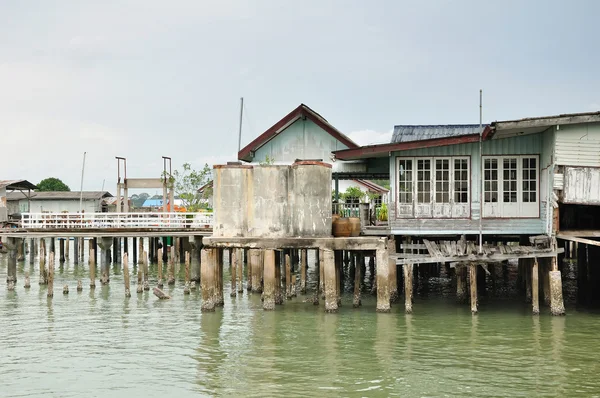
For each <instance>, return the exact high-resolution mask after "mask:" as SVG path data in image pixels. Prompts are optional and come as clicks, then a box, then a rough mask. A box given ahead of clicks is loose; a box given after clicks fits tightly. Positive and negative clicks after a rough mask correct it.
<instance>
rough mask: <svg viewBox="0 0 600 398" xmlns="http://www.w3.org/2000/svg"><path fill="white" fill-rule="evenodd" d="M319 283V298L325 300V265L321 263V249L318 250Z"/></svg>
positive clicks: (322, 256) (322, 257)
mask: <svg viewBox="0 0 600 398" xmlns="http://www.w3.org/2000/svg"><path fill="white" fill-rule="evenodd" d="M318 252H319V263H320V264H319V265H320V267H319V283H318V284H317V286H318V288H319V297H321V298H322V299H325V264H324V263H323V259H324V255H323V249H321V250H319V251H318Z"/></svg>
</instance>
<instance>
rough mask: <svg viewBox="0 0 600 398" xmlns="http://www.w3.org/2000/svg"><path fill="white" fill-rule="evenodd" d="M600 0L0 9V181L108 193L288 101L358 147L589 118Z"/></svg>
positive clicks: (596, 87)
mask: <svg viewBox="0 0 600 398" xmlns="http://www.w3.org/2000/svg"><path fill="white" fill-rule="evenodd" d="M598 15H600V1H594V0H589V1H585V0H573V1H548V0H544V1H533V0H530V1H506V0H503V1H493V2H492V1H480V0H479V1H458V0H457V1H441V0H440V1H434V0H432V1H412V2H405V1H399V0H390V1H377V0H374V1H362V0H357V1H350V0H343V1H327V0H315V1H312V0H304V1H301V2H293V1H283V0H269V1H267V0H265V1H223V0H219V1H198V0H190V1H174V0H171V1H155V0H143V1H125V0H119V1H107V0H102V1H78V0H72V1H45V0H40V1H2V2H0V49H1V51H0V137H1V141H0V148H1V149H2V151H1V152H0V157H1V159H2V162H1V163H0V179H17V178H24V179H27V180H30V181H32V182H34V183H37V182H39V181H40V180H41V179H43V178H45V177H49V176H54V177H58V178H61V179H62V180H63V181H65V182H66V183H67V184H68V185H70V186H71V189H72V190H79V184H80V182H79V180H80V176H81V163H82V156H83V152H84V151H87V163H86V174H85V182H84V189H85V190H100V189H101V188H102V184H103V181H104V180H105V181H106V182H105V189H107V190H109V191H111V192H113V193H114V191H115V184H116V174H117V172H116V166H117V164H116V160H115V159H114V157H115V156H123V157H126V158H127V159H128V176H129V177H158V176H159V175H160V173H161V171H162V159H161V156H163V155H165V156H171V157H172V158H173V164H174V166H176V167H178V166H180V165H181V164H182V163H183V162H191V163H192V164H193V165H194V166H195V167H197V168H201V167H202V165H203V164H204V163H205V162H207V163H209V164H213V163H221V162H225V161H227V160H234V159H235V154H236V152H237V128H238V112H239V98H240V97H241V96H243V97H244V98H245V101H246V110H245V111H246V112H245V115H246V116H245V118H244V124H243V138H242V145H244V144H246V143H248V142H249V141H251V140H252V139H253V138H255V137H256V136H257V135H258V134H260V133H262V132H263V131H264V130H266V129H267V128H269V127H270V126H271V125H272V124H273V123H275V122H276V121H277V120H279V119H280V118H281V117H283V116H284V115H285V114H287V113H288V112H289V111H291V110H292V109H293V108H295V107H296V106H298V104H300V103H305V104H307V105H309V106H310V107H312V108H313V109H314V110H316V111H317V112H319V113H320V114H321V115H323V116H324V117H325V118H326V119H328V120H329V122H331V123H332V124H333V125H334V126H336V127H337V128H338V129H340V130H341V131H342V132H344V133H346V134H348V135H349V136H350V137H351V138H353V139H355V140H356V141H357V142H359V143H360V144H369V143H376V142H382V141H387V140H389V138H390V137H391V129H392V128H393V126H394V124H445V123H478V121H479V89H480V88H482V89H483V90H484V112H483V113H484V121H485V122H489V121H493V120H506V119H513V118H521V117H529V116H542V115H550V114H558V113H569V112H587V111H594V110H595V111H597V110H600V78H599V74H598V72H599V71H600V51H599V49H600V24H598V19H597V18H598Z"/></svg>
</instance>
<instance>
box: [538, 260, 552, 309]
mask: <svg viewBox="0 0 600 398" xmlns="http://www.w3.org/2000/svg"><path fill="white" fill-rule="evenodd" d="M550 261H551V260H550V258H544V259H540V276H541V279H542V292H543V295H544V304H546V305H548V306H549V305H550Z"/></svg>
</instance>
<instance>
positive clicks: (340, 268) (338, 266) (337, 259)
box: [333, 250, 344, 308]
mask: <svg viewBox="0 0 600 398" xmlns="http://www.w3.org/2000/svg"><path fill="white" fill-rule="evenodd" d="M333 262H334V264H335V297H336V300H337V304H338V308H339V307H340V306H341V305H342V294H341V291H342V288H341V283H342V278H341V273H342V272H344V251H343V250H336V251H334V252H333Z"/></svg>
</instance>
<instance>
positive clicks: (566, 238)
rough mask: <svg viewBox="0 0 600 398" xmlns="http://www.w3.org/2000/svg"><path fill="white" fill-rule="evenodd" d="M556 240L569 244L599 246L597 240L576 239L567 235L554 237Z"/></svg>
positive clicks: (599, 243)
mask: <svg viewBox="0 0 600 398" xmlns="http://www.w3.org/2000/svg"><path fill="white" fill-rule="evenodd" d="M556 238H557V239H563V240H570V241H571V242H577V243H584V244H586V245H592V246H600V242H599V241H597V240H591V239H584V238H578V237H576V236H569V235H565V234H562V233H560V234H558V235H556Z"/></svg>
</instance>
